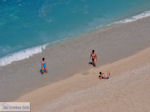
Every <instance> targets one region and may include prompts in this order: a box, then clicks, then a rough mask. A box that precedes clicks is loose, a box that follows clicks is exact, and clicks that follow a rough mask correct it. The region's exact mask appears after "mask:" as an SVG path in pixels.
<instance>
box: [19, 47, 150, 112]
mask: <svg viewBox="0 0 150 112" xmlns="http://www.w3.org/2000/svg"><path fill="white" fill-rule="evenodd" d="M99 71H103V72H107V71H110V72H111V79H109V80H107V79H106V80H105V79H103V80H99V79H98V73H99ZM149 93H150V48H148V49H146V50H144V51H142V52H140V53H138V54H136V55H134V56H130V57H128V58H125V59H122V60H119V61H117V62H114V63H112V64H107V65H105V66H102V67H99V68H92V69H90V70H88V71H86V72H84V73H78V74H75V75H74V76H73V77H71V78H68V79H65V80H62V81H59V82H56V83H53V84H50V85H47V86H45V87H42V88H39V89H37V90H35V91H33V92H31V93H28V94H26V95H25V96H22V97H20V98H19V99H18V100H17V101H30V102H31V109H32V110H31V111H32V112H150V106H149V104H150V94H149Z"/></svg>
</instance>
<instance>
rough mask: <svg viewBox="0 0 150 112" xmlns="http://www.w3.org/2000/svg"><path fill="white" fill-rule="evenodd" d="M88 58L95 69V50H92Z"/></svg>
mask: <svg viewBox="0 0 150 112" xmlns="http://www.w3.org/2000/svg"><path fill="white" fill-rule="evenodd" d="M90 58H91V59H92V64H93V66H94V67H96V62H97V55H96V53H95V50H92V53H91V56H90Z"/></svg>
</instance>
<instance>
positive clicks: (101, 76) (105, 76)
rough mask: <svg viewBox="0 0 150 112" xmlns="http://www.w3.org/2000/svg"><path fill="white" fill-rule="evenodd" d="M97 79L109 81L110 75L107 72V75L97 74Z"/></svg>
mask: <svg viewBox="0 0 150 112" xmlns="http://www.w3.org/2000/svg"><path fill="white" fill-rule="evenodd" d="M99 78H100V79H110V73H109V72H108V73H107V74H105V73H102V72H99Z"/></svg>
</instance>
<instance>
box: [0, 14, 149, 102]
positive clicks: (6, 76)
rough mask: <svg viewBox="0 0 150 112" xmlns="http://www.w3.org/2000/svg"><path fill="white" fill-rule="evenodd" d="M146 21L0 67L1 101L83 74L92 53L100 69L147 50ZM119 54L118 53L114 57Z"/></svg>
mask: <svg viewBox="0 0 150 112" xmlns="http://www.w3.org/2000/svg"><path fill="white" fill-rule="evenodd" d="M149 21H150V17H147V18H144V19H141V20H137V21H135V22H132V23H125V24H119V25H113V26H111V27H108V28H107V29H106V30H100V31H99V30H97V31H95V32H91V33H89V34H87V35H83V36H82V37H78V38H76V39H71V40H68V41H65V42H63V43H60V44H58V45H54V46H52V47H50V48H47V49H46V50H44V51H43V52H42V53H40V54H36V55H34V56H33V57H30V58H29V59H25V60H22V61H18V62H14V63H12V64H10V65H7V66H5V67H1V68H0V71H1V77H2V78H1V79H0V80H1V81H0V82H1V84H0V85H1V86H0V88H2V90H0V92H1V93H2V95H0V100H1V101H10V100H15V99H16V98H18V97H19V96H22V95H23V94H25V93H27V92H29V91H33V90H35V89H37V88H40V87H42V86H45V85H47V84H49V83H53V82H56V81H59V80H62V79H66V78H68V77H71V76H72V75H74V74H75V73H80V72H81V73H82V72H85V71H86V70H88V69H90V68H92V67H91V66H89V65H88V61H90V60H89V54H90V52H91V50H92V49H95V50H96V52H97V54H98V59H99V60H98V66H101V65H105V64H108V63H112V62H115V61H117V60H120V59H122V58H125V57H128V56H130V55H133V54H135V53H137V52H139V51H141V50H143V49H145V48H147V47H149V42H150V39H149V37H148V36H149V31H148V29H149V25H147V23H148V22H149ZM135 31H138V32H136V33H135ZM134 33H135V34H134ZM132 36H133V37H132ZM139 36H141V37H143V39H141V38H140V37H139ZM92 37H94V38H92ZM118 52H120V53H119V54H117V53H118ZM66 54H67V55H66ZM43 56H44V57H46V60H47V62H48V70H49V73H48V74H45V75H44V76H42V75H41V74H40V73H39V69H40V60H41V58H42V57H43ZM102 60H103V61H102ZM64 65H65V66H64ZM27 81H28V82H27ZM4 86H5V87H4ZM22 88H24V89H22Z"/></svg>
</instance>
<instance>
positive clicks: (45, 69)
mask: <svg viewBox="0 0 150 112" xmlns="http://www.w3.org/2000/svg"><path fill="white" fill-rule="evenodd" d="M44 72H48V70H47V65H46V62H45V58H42V62H41V73H42V74H43V73H44Z"/></svg>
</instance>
